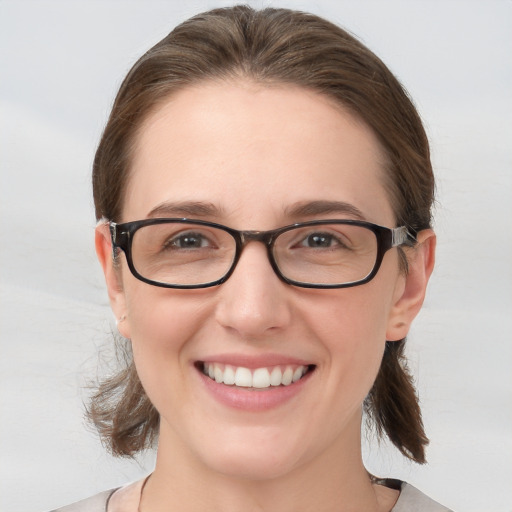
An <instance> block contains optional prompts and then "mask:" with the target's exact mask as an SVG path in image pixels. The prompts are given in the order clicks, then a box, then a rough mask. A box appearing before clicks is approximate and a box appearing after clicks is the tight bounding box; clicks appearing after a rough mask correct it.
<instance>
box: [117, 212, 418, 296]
mask: <svg viewBox="0 0 512 512" xmlns="http://www.w3.org/2000/svg"><path fill="white" fill-rule="evenodd" d="M172 223H180V224H196V225H200V226H209V227H212V228H217V229H221V230H223V231H225V232H226V233H229V234H230V235H231V236H232V237H233V238H234V239H235V242H236V249H235V257H234V258H233V263H232V264H231V267H230V268H229V270H228V271H227V272H226V274H224V275H223V276H222V277H221V278H220V279H217V280H216V281H211V282H209V283H204V284H191V285H181V284H180V285H177V284H167V283H161V282H159V281H152V280H151V279H147V278H145V277H144V276H142V275H140V274H139V273H138V272H137V270H136V268H135V266H134V265H133V259H132V241H133V235H134V234H135V232H136V231H137V230H138V229H140V228H142V227H144V226H151V225H154V224H172ZM326 224H345V225H349V226H361V227H364V228H366V229H369V230H370V231H373V233H375V236H376V238H377V256H376V259H375V265H374V267H373V270H372V271H371V272H370V273H369V274H368V275H367V276H366V277H365V278H364V279H361V280H359V281H353V282H350V283H343V284H315V283H303V282H300V281H294V280H292V279H288V278H287V277H286V276H284V275H283V274H282V273H281V271H280V270H279V267H278V266H277V263H276V261H275V258H274V254H273V247H274V243H275V240H276V238H277V237H278V236H279V235H281V234H282V233H284V232H286V231H290V230H292V229H296V228H300V227H307V226H317V225H326ZM109 228H110V235H111V239H112V255H113V258H114V259H115V258H116V256H117V254H118V253H117V249H120V250H122V251H123V252H124V253H125V255H126V261H127V263H128V267H129V269H130V271H131V273H132V274H133V275H134V276H135V277H136V278H137V279H139V280H140V281H143V282H145V283H148V284H151V285H153V286H160V287H162V288H181V289H192V288H209V287H211V286H218V285H220V284H222V283H224V282H225V281H227V280H228V279H229V277H230V276H231V274H232V273H233V272H234V270H235V267H236V265H237V263H238V261H239V260H240V256H241V255H242V251H243V249H244V247H245V246H246V245H247V244H248V243H249V242H261V243H263V244H265V246H266V247H267V255H268V259H269V261H270V264H271V266H272V269H273V270H274V272H275V273H276V275H277V276H278V277H279V279H281V281H284V282H285V283H287V284H290V285H293V286H298V287H300V288H349V287H351V286H359V285H361V284H365V283H367V282H368V281H371V280H372V279H373V278H374V277H375V275H376V274H377V272H378V271H379V268H380V266H381V263H382V259H383V258H384V254H386V252H387V251H389V249H391V248H393V247H398V246H401V245H407V246H413V245H414V244H416V242H417V240H416V236H417V233H416V231H415V230H413V229H411V228H408V227H406V226H401V227H397V228H386V227H384V226H379V225H378V224H373V223H371V222H366V221H361V220H348V219H346V220H333V219H329V220H313V221H308V222H297V223H295V224H290V225H288V226H284V227H282V228H277V229H272V230H270V231H239V230H237V229H233V228H229V227H227V226H223V225H222V224H217V223H215V222H208V221H205V220H196V219H188V218H182V219H175V218H155V219H144V220H136V221H133V222H125V223H122V224H116V223H115V222H109Z"/></svg>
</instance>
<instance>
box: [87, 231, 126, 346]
mask: <svg viewBox="0 0 512 512" xmlns="http://www.w3.org/2000/svg"><path fill="white" fill-rule="evenodd" d="M95 245H96V254H97V256H98V260H99V262H100V265H101V267H102V269H103V274H104V276H105V283H106V285H107V291H108V296H109V299H110V307H111V308H112V312H113V313H114V315H115V317H116V319H117V322H116V325H117V328H118V330H119V332H120V334H121V335H122V336H123V337H125V338H129V337H130V336H129V334H130V333H129V327H128V322H126V321H124V320H125V319H126V313H127V308H126V301H125V295H124V290H123V287H122V283H121V275H120V270H119V269H118V268H116V266H115V265H114V260H113V257H112V243H111V239H110V232H109V228H108V224H107V223H100V224H98V225H97V226H96V231H95ZM121 319H122V320H121Z"/></svg>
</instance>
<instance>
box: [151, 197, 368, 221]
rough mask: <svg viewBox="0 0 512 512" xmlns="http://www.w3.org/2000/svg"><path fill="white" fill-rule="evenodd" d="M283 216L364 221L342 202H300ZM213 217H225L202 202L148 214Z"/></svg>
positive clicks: (177, 204)
mask: <svg viewBox="0 0 512 512" xmlns="http://www.w3.org/2000/svg"><path fill="white" fill-rule="evenodd" d="M284 213H285V216H286V217H288V218H290V219H292V220H297V219H298V218H301V217H302V218H303V217H314V216H318V215H333V214H336V215H343V216H350V217H352V218H355V219H358V220H366V217H365V215H364V214H363V212H362V211H361V210H360V209H359V208H357V207H356V206H354V205H352V204H350V203H346V202H344V201H324V200H317V201H301V202H299V203H296V204H293V205H291V206H287V207H286V208H285V209H284ZM189 216H191V217H210V218H211V217H214V218H221V217H223V216H225V213H224V210H223V209H222V208H219V207H218V206H216V205H214V204H213V203H209V202H203V201H180V202H163V203H161V204H159V205H157V206H155V207H154V208H153V209H152V210H151V211H150V212H149V213H148V218H152V217H179V218H181V217H189Z"/></svg>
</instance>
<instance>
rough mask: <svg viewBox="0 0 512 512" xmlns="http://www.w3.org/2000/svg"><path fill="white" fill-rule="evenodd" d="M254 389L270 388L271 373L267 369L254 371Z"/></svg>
mask: <svg viewBox="0 0 512 512" xmlns="http://www.w3.org/2000/svg"><path fill="white" fill-rule="evenodd" d="M252 387H253V388H268V387H270V373H269V372H268V370H267V369H266V368H258V369H257V370H254V374H253V376H252Z"/></svg>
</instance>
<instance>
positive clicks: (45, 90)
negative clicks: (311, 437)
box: [0, 0, 512, 512]
mask: <svg viewBox="0 0 512 512" xmlns="http://www.w3.org/2000/svg"><path fill="white" fill-rule="evenodd" d="M231 3H233V2H217V1H216V2H210V1H206V0H205V1H188V2H187V1H184V0H183V1H145V2H144V1H115V0H110V1H94V0H92V1H84V0H75V1H71V0H69V1H45V0H41V1H23V0H18V1H6V0H4V1H1V0H0V73H1V75H0V221H1V222H0V279H1V295H0V301H1V303H0V386H1V387H0V390H1V391H0V408H1V410H0V413H1V422H0V443H1V451H0V453H1V462H0V509H1V510H2V511H3V510H5V511H7V510H9V511H11V512H21V511H23V512H30V511H44V510H47V509H51V508H52V507H55V506H58V505H62V504H64V503H67V502H71V501H75V500H76V499H78V498H81V497H85V496H87V495H89V494H92V493H94V492H97V491H99V490H102V489H105V488H110V487H112V486H116V485H120V484H123V483H125V482H127V481H129V480H133V479H136V478H138V477H140V476H141V475H142V474H145V473H147V472H149V471H150V470H151V464H152V460H153V455H151V454H148V455H147V456H146V457H142V458H141V459H139V460H138V461H132V462H131V461H116V460H113V459H111V458H110V457H109V456H108V455H106V454H105V453H104V450H103V448H102V447H101V444H100V443H99V441H98V440H97V438H96V437H95V435H94V434H93V433H92V432H91V431H89V430H87V429H86V428H85V426H84V424H83V421H82V414H83V405H82V402H83V401H84V400H86V397H87V393H88V391H87V388H86V385H87V383H88V382H90V381H91V379H94V377H95V375H96V373H97V367H98V353H101V354H103V355H104V359H105V360H106V361H108V360H109V359H108V357H109V356H108V354H109V349H108V346H109V341H110V336H109V333H110V331H111V330H112V329H113V328H114V327H113V319H112V316H111V313H110V311H109V309H108V304H107V296H106V292H105V290H104V287H103V282H102V276H101V274H100V269H99V265H98V264H97V263H96V260H95V255H94V251H93V231H94V225H95V221H94V215H93V207H92V199H91V190H90V184H89V181H90V178H89V174H90V167H91V162H92V158H93V154H94V149H95V144H96V143H97V141H98V138H99V136H100V133H101V130H102V126H103V124H104V122H105V120H106V116H107V114H108V110H109V106H110V105H111V102H112V99H113V96H114V94H115V91H116V89H117V87H118V86H119V84H120V81H121V79H122V78H123V76H124V74H125V73H126V71H127V70H128V69H129V67H130V65H131V64H132V63H133V62H134V60H135V59H136V58H137V57H138V56H139V55H140V54H141V53H142V52H143V51H145V50H146V49H147V48H149V47H150V46H151V45H152V44H154V43H156V42H157V41H158V40H159V39H160V38H161V37H163V36H164V35H165V34H166V33H167V32H169V30H170V29H171V28H172V27H173V26H174V25H175V24H176V23H178V22H180V21H182V20H184V19H186V18H187V17H189V16H190V15H192V14H195V13H197V12H200V11H202V10H206V9H208V8H211V7H214V6H222V5H230V4H231ZM249 3H250V4H252V5H255V6H261V5H279V6H288V7H293V8H298V9H303V10H308V11H312V12H315V13H318V14H320V15H322V16H324V17H327V18H329V19H331V20H333V21H335V22H336V23H338V24H340V25H342V26H344V27H345V28H348V29H349V30H350V31H352V32H354V33H355V34H356V35H358V36H359V37H360V38H361V39H362V40H363V41H364V42H365V43H366V44H367V45H368V46H369V47H370V48H372V49H373V50H374V51H375V52H376V53H377V54H378V55H379V56H380V57H381V58H382V59H383V60H384V61H385V62H386V63H387V64H388V65H389V67H390V68H391V69H392V70H393V71H394V72H395V73H396V74H397V75H398V77H399V78H400V80H401V81H402V82H403V83H404V84H405V86H406V87H407V89H408V90H409V92H410V93H411V95H412V97H413V98H414V100H415V102H416V104H417V106H418V108H419V110H420V113H421V115H422V116H423V118H424V120H425V123H426V127H427V130H428V133H429V136H430V138H431V141H432V152H433V161H434V165H435V168H436V172H437V178H438V205H437V211H436V224H435V227H436V231H437V233H438V237H439V249H438V264H437V267H436V270H435V274H434V277H433V279H432V282H431V285H430V288H429V293H428V298H427V301H426V303H425V307H424V309H423V311H422V313H421V314H420V317H419V319H418V321H417V322H416V324H415V326H414V328H413V330H412V332H411V335H410V340H409V356H410V360H411V368H412V369H413V371H414V373H415V376H416V379H417V383H418V388H419V392H420V395H421V399H422V405H423V410H424V415H425V423H426V427H427V430H428V433H429V435H430V438H431V446H430V448H429V451H428V457H429V464H428V465H426V466H423V467H416V466H415V465H413V464H410V463H407V462H405V461H403V460H402V459H401V457H400V456H399V455H397V453H396V452H395V451H394V450H393V449H391V448H390V447H389V446H388V445H387V444H386V443H384V444H381V445H380V446H379V444H378V443H376V442H375V441H374V440H371V439H370V440H369V441H368V443H367V445H366V446H365V453H366V459H367V463H368V466H369V469H370V470H372V471H374V472H376V473H378V474H380V475H382V476H394V477H398V478H404V479H406V480H408V481H410V482H412V483H413V484H415V485H417V486H419V487H420V488H421V489H422V490H424V491H425V492H427V493H429V494H431V495H432V496H433V497H435V498H436V499H438V500H439V501H441V502H443V503H445V504H447V505H449V506H450V507H453V508H454V509H455V510H458V511H461V512H462V511H467V512H473V511H474V512H476V511H482V510H486V511H487V510H488V511H496V512H510V511H511V510H512V499H511V497H510V496H511V493H510V491H511V489H512V436H511V427H512V400H511V398H512V397H511V395H512V392H511V389H512V386H511V377H510V374H511V371H510V368H511V363H512V344H511V333H512V320H511V316H512V259H511V254H512V230H511V228H512V172H511V171H512V169H511V165H512V124H511V121H510V119H512V98H511V96H512V93H511V91H512V89H511V86H512V61H511V49H512V2H510V1H507V0H488V1H483V0H481V1H468V0H461V1H458V0H447V1H440V0H439V1H435V0H430V1H420V0H417V1H410V0H409V1H398V0H387V1H335V0H331V1H327V0H326V1H316V2H315V1H291V0H290V1H283V2H249Z"/></svg>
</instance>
